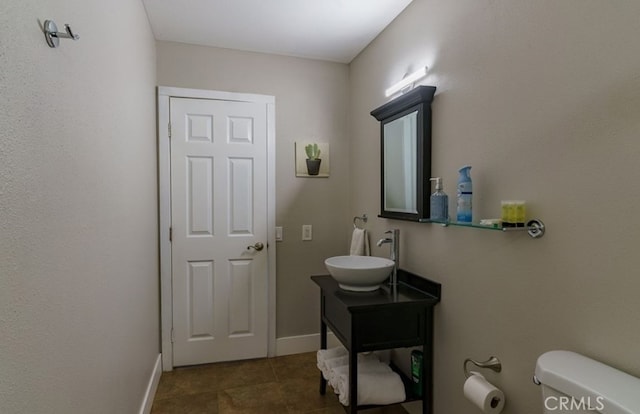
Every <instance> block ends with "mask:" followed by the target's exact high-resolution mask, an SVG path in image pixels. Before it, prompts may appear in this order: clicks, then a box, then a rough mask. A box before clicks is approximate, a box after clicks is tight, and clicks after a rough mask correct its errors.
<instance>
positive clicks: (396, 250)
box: [376, 229, 400, 286]
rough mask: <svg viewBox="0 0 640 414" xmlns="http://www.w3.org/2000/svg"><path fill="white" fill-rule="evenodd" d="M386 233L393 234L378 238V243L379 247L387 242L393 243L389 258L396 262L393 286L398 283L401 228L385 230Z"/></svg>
mask: <svg viewBox="0 0 640 414" xmlns="http://www.w3.org/2000/svg"><path fill="white" fill-rule="evenodd" d="M384 234H391V237H385V238H384V239H380V240H378V243H376V245H377V246H378V247H380V246H382V245H383V244H385V243H390V244H391V249H390V252H389V258H390V259H391V260H393V262H394V263H395V264H394V266H393V273H391V283H390V284H391V286H396V285H397V283H398V269H399V268H400V229H393V230H388V231H385V232H384Z"/></svg>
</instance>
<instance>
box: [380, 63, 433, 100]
mask: <svg viewBox="0 0 640 414" xmlns="http://www.w3.org/2000/svg"><path fill="white" fill-rule="evenodd" d="M427 69H428V68H427V67H426V66H425V67H423V68H420V69H418V70H417V71H415V72H413V73H412V74H410V75H407V76H405V78H404V79H402V80H401V81H400V82H398V83H396V84H394V85H393V86H391V87H389V88H388V89H387V90H386V91H384V94H385V96H386V97H387V98H388V97H390V96H391V95H393V94H394V93H396V92H398V91H400V90H402V89H403V88H405V87H407V86H409V85H411V84H412V83H413V82H415V81H417V80H420V79H422V78H424V77H425V76H426V75H427Z"/></svg>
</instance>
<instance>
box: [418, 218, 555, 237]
mask: <svg viewBox="0 0 640 414" xmlns="http://www.w3.org/2000/svg"><path fill="white" fill-rule="evenodd" d="M420 222H421V223H433V224H439V225H441V226H443V227H448V226H457V227H471V228H474V229H483V230H497V231H502V232H512V231H526V232H527V233H529V236H531V237H532V238H534V239H537V238H539V237H542V236H543V235H544V232H545V227H544V223H543V222H542V220H539V219H531V220H529V221H528V222H527V225H526V226H524V227H501V226H498V225H494V226H489V225H484V224H478V223H460V222H457V221H438V220H430V219H421V220H420Z"/></svg>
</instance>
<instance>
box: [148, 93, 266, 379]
mask: <svg viewBox="0 0 640 414" xmlns="http://www.w3.org/2000/svg"><path fill="white" fill-rule="evenodd" d="M169 98H200V99H213V100H222V101H239V102H254V103H263V104H266V107H267V246H268V248H267V260H268V264H267V277H268V289H269V292H268V305H267V306H268V313H269V318H268V337H269V343H268V348H267V355H268V356H270V357H272V356H275V355H276V250H275V246H276V239H275V225H276V224H275V223H276V201H275V194H276V185H275V184H276V180H275V165H276V164H275V161H276V151H275V150H276V146H275V143H276V128H275V122H276V116H275V97H274V96H269V95H256V94H246V93H234V92H222V91H209V90H200V89H184V88H174V87H167V86H158V174H159V180H158V181H159V183H158V184H159V189H158V191H159V194H158V196H159V214H160V326H161V342H162V343H161V347H162V348H161V351H162V369H163V371H171V370H172V369H173V357H172V356H173V343H172V342H171V330H172V328H173V299H172V290H171V282H172V280H171V279H172V278H171V242H170V241H169V227H170V226H171V151H170V149H171V141H170V139H169V120H170V117H169Z"/></svg>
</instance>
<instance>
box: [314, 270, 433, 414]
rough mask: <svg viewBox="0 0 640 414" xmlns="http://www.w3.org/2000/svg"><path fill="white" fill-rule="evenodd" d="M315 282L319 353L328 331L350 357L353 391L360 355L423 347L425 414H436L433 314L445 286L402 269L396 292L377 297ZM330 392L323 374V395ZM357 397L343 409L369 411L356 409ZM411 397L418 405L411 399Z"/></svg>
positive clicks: (326, 280) (324, 279)
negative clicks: (442, 287)
mask: <svg viewBox="0 0 640 414" xmlns="http://www.w3.org/2000/svg"><path fill="white" fill-rule="evenodd" d="M311 279H312V280H313V282H315V284H316V285H318V287H320V348H321V349H326V348H327V328H330V329H331V331H332V332H333V333H334V334H335V336H336V338H337V339H338V340H339V341H340V342H342V344H343V345H344V347H345V348H347V350H348V351H349V389H350V390H357V389H358V383H357V378H358V358H357V355H358V353H359V352H369V351H376V350H382V349H394V348H405V347H412V346H422V352H423V359H422V372H423V380H422V395H423V397H422V401H423V403H422V413H423V414H433V324H434V320H433V319H434V318H433V308H434V307H435V305H437V304H438V302H440V297H441V293H440V292H441V285H440V284H439V283H437V282H434V281H431V280H429V279H424V278H422V277H419V276H417V275H414V274H412V273H409V272H407V271H405V270H403V269H399V270H398V285H397V287H396V288H395V289H394V288H391V287H389V286H386V285H385V286H382V287H381V288H380V289H378V290H376V291H373V292H349V291H345V290H342V289H341V288H339V287H338V283H337V282H336V281H335V280H334V279H333V278H332V277H331V276H328V275H327V276H324V275H323V276H312V277H311ZM401 377H402V376H401ZM403 380H404V382H405V383H406V382H408V381H407V378H406V377H405V378H404V379H403ZM326 387H327V381H326V380H325V379H324V377H322V374H320V394H324V393H325V392H326ZM357 397H358V393H357V392H353V391H352V392H351V393H350V395H349V403H350V404H349V407H345V409H346V410H347V412H348V413H350V414H355V413H357V412H358V410H359V409H362V410H364V409H367V408H369V406H358V399H357ZM407 397H408V400H413V399H416V397H415V396H414V395H411V393H408V394H407Z"/></svg>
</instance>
